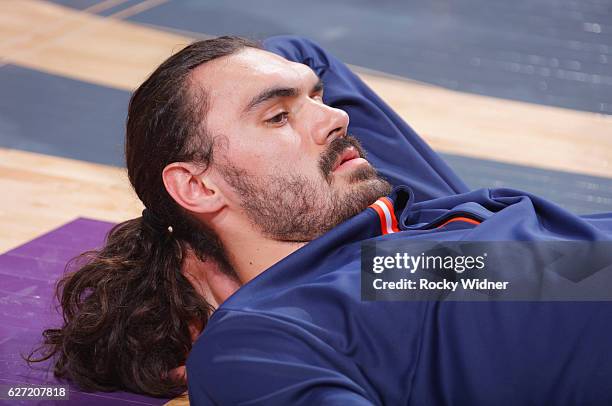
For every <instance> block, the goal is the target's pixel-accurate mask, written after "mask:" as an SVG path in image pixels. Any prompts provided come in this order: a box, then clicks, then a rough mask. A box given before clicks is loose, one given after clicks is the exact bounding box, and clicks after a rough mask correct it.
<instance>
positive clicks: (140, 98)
mask: <svg viewBox="0 0 612 406" xmlns="http://www.w3.org/2000/svg"><path fill="white" fill-rule="evenodd" d="M264 46H265V48H266V49H267V50H268V51H266V50H264V49H261V48H260V47H259V46H258V45H257V44H255V43H252V42H250V41H247V40H244V39H240V38H236V37H220V38H216V39H212V40H207V41H201V42H196V43H194V44H192V45H190V46H188V47H186V48H185V49H183V50H182V51H180V52H178V53H177V54H175V55H174V56H172V57H170V58H169V59H168V60H167V61H165V62H164V63H163V64H162V65H161V66H160V67H159V68H158V69H157V70H156V71H155V72H154V73H153V74H152V75H151V77H149V78H148V79H147V80H146V81H145V82H144V83H143V84H142V85H141V86H140V87H139V88H138V89H137V90H136V92H135V93H134V95H133V96H132V99H131V102H130V106H129V112H128V121H127V134H126V157H127V170H128V175H129V179H130V181H131V183H132V185H133V187H134V189H135V191H136V193H137V194H138V196H139V198H140V199H141V200H142V202H143V203H144V205H145V206H146V210H145V211H144V212H143V216H142V218H137V219H133V220H129V221H126V222H124V223H122V224H119V225H118V226H116V227H115V228H114V229H113V230H112V231H111V233H110V234H109V236H108V240H107V242H106V245H105V246H104V247H103V248H102V249H101V250H100V251H98V252H95V253H89V254H86V256H85V257H84V260H85V262H83V260H81V261H80V262H79V263H80V269H79V270H78V271H77V272H76V273H74V274H72V275H69V276H68V277H66V278H65V279H64V280H63V281H62V282H61V284H60V292H61V295H60V300H61V304H62V306H63V311H64V320H65V324H64V326H62V327H61V328H58V329H52V330H47V331H46V332H45V334H44V337H45V342H46V344H47V347H46V348H47V349H48V351H49V352H48V353H47V354H48V355H49V356H52V357H54V360H55V373H56V375H58V376H60V377H65V378H68V379H71V380H73V381H75V382H76V383H77V384H79V385H81V386H82V387H84V388H87V389H92V390H118V389H128V390H132V391H136V392H142V393H147V394H150V395H154V396H163V395H172V394H175V393H179V392H180V391H181V390H184V385H185V379H186V376H187V377H188V389H189V398H190V401H191V403H192V404H195V405H205V404H224V405H225V404H237V403H249V404H281V405H288V404H308V405H311V404H328V403H330V404H368V405H369V404H389V405H396V404H425V405H435V404H470V405H479V404H481V405H490V404H512V405H516V404H610V402H612V386H611V385H610V376H611V375H612V351H610V343H611V342H612V341H611V340H612V323H611V321H612V302H535V301H530V302H446V301H433V300H432V301H363V300H361V294H360V255H361V252H360V244H361V242H363V241H369V240H385V239H391V238H392V239H395V240H406V241H411V240H434V241H437V240H443V241H450V240H454V241H493V240H494V241H512V240H589V241H597V240H602V241H603V240H610V239H612V215H598V216H582V217H580V216H576V215H573V214H571V213H569V212H567V211H564V210H563V209H561V208H559V207H558V206H556V205H554V204H552V203H550V202H548V201H546V200H544V199H542V198H539V197H537V196H533V195H530V194H527V193H523V192H519V191H515V190H510V189H482V190H476V191H468V189H467V187H466V186H465V185H464V184H463V183H462V182H461V180H460V179H459V178H458V177H457V176H456V175H455V174H454V173H453V172H452V171H451V170H450V169H449V168H448V167H447V166H446V165H445V164H444V162H442V161H441V160H440V158H439V157H438V156H437V155H436V154H435V153H434V152H433V151H432V150H431V149H430V148H429V147H428V146H427V145H426V144H425V143H424V142H423V141H422V140H421V139H420V138H419V137H418V136H417V135H416V134H415V133H414V132H413V131H412V129H410V128H409V127H408V126H407V125H406V124H405V123H404V122H403V121H402V120H401V119H400V118H399V117H398V116H397V115H396V114H394V113H393V111H391V110H390V108H389V107H388V106H387V105H386V104H385V103H384V102H383V101H381V100H380V99H379V98H378V97H377V96H376V95H375V94H374V93H373V92H372V91H371V90H370V89H369V88H368V87H367V86H366V85H365V84H364V83H363V82H361V81H360V80H359V79H358V78H357V77H356V76H355V75H354V74H353V73H352V72H350V71H349V70H348V68H347V67H346V66H345V65H343V64H342V63H341V62H339V61H338V60H337V59H335V58H334V57H333V56H332V55H330V54H328V53H327V52H326V51H324V50H323V49H321V48H320V47H318V46H317V45H315V44H313V43H312V42H310V41H308V40H305V39H299V38H292V37H278V38H273V39H270V40H268V41H266V42H265V43H264ZM279 55H280V56H279ZM407 97H409V95H407ZM349 118H350V122H349ZM366 152H367V155H366ZM400 185H404V186H400ZM385 196H386V197H385ZM194 340H195V343H194ZM192 343H193V346H192ZM185 362H186V366H187V368H186V370H187V374H186V376H185V374H183V373H182V372H181V366H183V365H185Z"/></svg>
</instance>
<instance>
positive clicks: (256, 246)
mask: <svg viewBox="0 0 612 406" xmlns="http://www.w3.org/2000/svg"><path fill="white" fill-rule="evenodd" d="M222 242H223V246H224V248H225V250H226V252H227V253H228V256H229V260H230V262H231V264H232V266H233V268H234V271H235V272H236V274H237V275H238V278H239V279H240V282H241V283H243V284H244V283H247V282H249V281H250V280H251V279H253V278H255V277H256V276H258V275H259V274H261V273H262V272H263V271H265V270H266V269H268V268H270V267H271V266H272V265H274V264H275V263H277V262H279V261H280V260H282V259H283V258H285V257H287V256H289V255H291V254H292V253H293V252H295V251H297V250H298V249H300V248H301V247H303V246H304V245H306V243H304V242H300V243H296V242H286V241H277V240H273V239H270V238H267V237H264V236H261V235H260V234H258V233H257V232H255V231H254V230H253V229H251V228H244V229H242V230H240V231H238V232H229V233H228V232H226V233H225V234H224V235H223V237H222Z"/></svg>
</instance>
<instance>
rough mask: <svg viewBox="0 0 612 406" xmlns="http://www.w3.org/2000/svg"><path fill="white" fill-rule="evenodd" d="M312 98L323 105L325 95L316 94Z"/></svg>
mask: <svg viewBox="0 0 612 406" xmlns="http://www.w3.org/2000/svg"><path fill="white" fill-rule="evenodd" d="M312 98H313V99H314V100H316V101H318V102H321V103H323V95H322V94H320V93H319V94H315V95H314V96H312Z"/></svg>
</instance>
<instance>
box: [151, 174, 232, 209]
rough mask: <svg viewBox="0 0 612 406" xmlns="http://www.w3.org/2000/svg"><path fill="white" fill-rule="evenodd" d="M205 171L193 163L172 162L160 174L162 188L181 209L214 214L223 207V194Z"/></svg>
mask: <svg viewBox="0 0 612 406" xmlns="http://www.w3.org/2000/svg"><path fill="white" fill-rule="evenodd" d="M207 172H208V170H206V171H204V172H203V171H202V168H201V167H199V166H198V165H196V164H194V163H189V162H173V163H171V164H169V165H168V166H166V167H165V168H164V170H163V172H162V178H163V180H164V186H165V187H166V190H167V191H168V193H169V194H170V196H172V198H173V199H174V200H175V201H176V202H177V203H178V204H180V205H181V206H182V207H183V208H185V209H187V210H189V211H191V212H194V213H214V212H216V211H219V210H221V208H223V206H224V205H225V199H224V198H223V194H222V193H220V190H219V189H218V188H217V186H216V185H215V183H214V181H213V180H212V179H211V177H210V176H206V173H207Z"/></svg>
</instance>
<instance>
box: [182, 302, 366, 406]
mask: <svg viewBox="0 0 612 406" xmlns="http://www.w3.org/2000/svg"><path fill="white" fill-rule="evenodd" d="M219 316H221V317H222V318H223V321H222V322H220V323H215V325H214V326H212V328H210V329H208V328H207V330H205V332H204V334H203V335H202V336H201V337H200V338H199V339H198V341H197V342H196V344H195V346H194V348H193V350H192V351H191V353H190V355H189V359H188V361H187V377H188V386H189V401H190V403H191V404H192V405H213V404H219V405H234V404H243V403H245V404H249V405H259V404H262V405H264V404H265V405H322V404H325V405H328V404H329V405H372V404H373V403H372V401H370V400H369V399H368V393H367V390H366V389H365V388H364V387H363V386H362V384H363V383H362V384H360V383H358V382H356V381H355V380H353V379H351V378H350V377H349V376H351V375H353V376H358V375H359V370H358V368H357V367H356V366H355V365H354V363H353V362H352V361H350V360H349V359H347V358H344V357H343V356H341V355H339V354H338V353H337V352H335V351H333V350H332V348H331V347H330V346H329V345H328V344H327V343H325V342H323V341H321V340H320V339H318V338H316V337H314V336H313V335H311V334H309V333H308V332H306V331H305V330H303V329H302V328H299V327H297V326H296V325H295V324H293V323H288V322H284V321H282V320H278V319H276V318H270V317H267V316H264V315H259V314H255V315H253V314H249V313H243V312H233V311H229V312H227V311H226V312H224V313H223V314H219V315H216V317H219Z"/></svg>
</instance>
